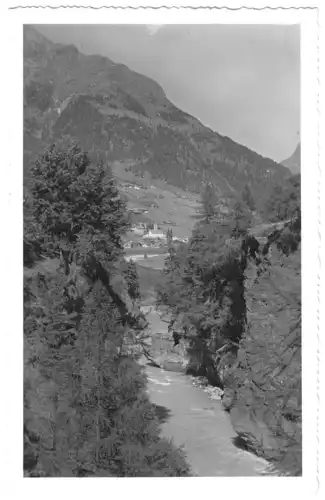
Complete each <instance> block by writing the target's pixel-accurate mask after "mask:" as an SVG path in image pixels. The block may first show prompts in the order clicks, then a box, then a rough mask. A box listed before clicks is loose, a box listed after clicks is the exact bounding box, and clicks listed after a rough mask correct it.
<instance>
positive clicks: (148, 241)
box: [124, 222, 188, 248]
mask: <svg viewBox="0 0 325 500" xmlns="http://www.w3.org/2000/svg"><path fill="white" fill-rule="evenodd" d="M131 231H132V232H133V233H134V235H137V236H138V238H137V241H132V240H130V241H127V242H126V243H125V244H124V248H137V247H143V248H148V247H153V248H157V247H161V246H165V245H166V244H167V241H168V231H170V230H168V231H167V232H165V231H163V230H162V229H160V228H159V227H158V225H157V224H156V223H154V224H148V223H146V222H139V223H138V224H133V226H132V227H131ZM170 235H171V239H172V241H173V242H175V243H187V242H188V238H183V237H179V236H173V235H172V232H171V233H170ZM139 236H140V239H139Z"/></svg>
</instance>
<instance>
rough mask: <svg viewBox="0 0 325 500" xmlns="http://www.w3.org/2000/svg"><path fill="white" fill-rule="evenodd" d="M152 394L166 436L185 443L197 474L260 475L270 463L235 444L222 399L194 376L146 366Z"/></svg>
mask: <svg viewBox="0 0 325 500" xmlns="http://www.w3.org/2000/svg"><path fill="white" fill-rule="evenodd" d="M146 370H147V375H148V382H149V384H148V393H149V397H150V399H151V401H152V402H153V403H154V404H155V405H157V408H158V411H159V414H160V415H161V417H162V422H163V423H162V435H163V436H164V437H166V438H172V440H173V442H174V443H175V444H176V445H177V446H181V445H184V449H185V452H186V455H187V460H188V463H189V464H190V466H191V468H192V471H193V473H194V475H196V476H200V477H207V476H224V477H225V476H237V477H239V476H259V475H262V473H263V470H265V467H266V466H267V462H266V461H265V460H263V459H261V458H258V457H256V456H255V455H253V454H251V453H249V452H247V451H243V450H241V449H239V448H237V447H236V446H235V444H234V443H233V439H234V438H235V437H236V433H235V432H234V430H233V428H232V426H231V423H230V419H229V416H228V414H227V413H226V412H225V411H224V410H223V408H222V404H221V402H220V401H215V400H211V399H209V397H208V395H207V394H206V393H205V392H203V391H202V389H200V388H197V387H195V386H193V384H192V380H191V378H190V377H187V376H186V375H183V374H181V373H172V372H166V371H164V370H161V369H159V368H154V367H152V366H148V365H147V367H146Z"/></svg>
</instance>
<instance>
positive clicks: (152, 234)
mask: <svg viewBox="0 0 325 500" xmlns="http://www.w3.org/2000/svg"><path fill="white" fill-rule="evenodd" d="M143 238H146V239H149V238H151V239H153V240H166V238H167V237H166V235H165V233H163V232H162V231H160V230H159V229H156V230H155V229H151V230H150V231H148V233H147V234H145V235H144V236H143Z"/></svg>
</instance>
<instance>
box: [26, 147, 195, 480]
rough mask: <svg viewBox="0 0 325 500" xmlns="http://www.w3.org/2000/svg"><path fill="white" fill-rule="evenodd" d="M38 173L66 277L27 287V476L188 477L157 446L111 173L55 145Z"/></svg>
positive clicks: (40, 221)
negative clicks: (137, 347)
mask: <svg viewBox="0 0 325 500" xmlns="http://www.w3.org/2000/svg"><path fill="white" fill-rule="evenodd" d="M33 175H34V186H33V194H34V203H33V216H34V220H35V222H36V224H37V227H38V229H39V231H40V232H42V233H43V235H44V238H43V239H42V243H41V246H42V250H43V252H44V253H45V254H47V255H51V254H54V255H56V254H57V253H58V251H61V254H62V255H63V260H64V269H63V270H64V272H63V273H62V272H61V271H58V272H57V273H54V274H52V275H50V276H44V275H36V276H35V275H34V276H33V278H32V279H31V280H30V281H29V282H27V283H25V288H24V309H25V310H24V350H25V376H24V408H25V411H24V443H25V448H24V470H25V475H27V476H32V477H43V476H45V477H84V476H95V477H99V476H101V477H107V476H182V475H189V472H190V471H189V468H188V465H187V464H186V461H185V457H184V455H183V453H182V451H181V450H178V449H176V448H174V446H173V445H172V444H171V443H169V442H168V441H165V440H163V439H161V438H160V429H159V425H158V422H157V420H156V417H155V415H154V410H153V406H152V405H151V403H150V402H149V400H148V398H147V395H146V392H145V389H146V378H145V376H144V374H143V372H142V369H141V368H140V366H139V365H138V364H137V362H136V359H137V355H136V354H135V351H134V349H133V347H134V346H133V345H132V344H134V339H135V336H136V333H137V331H138V330H139V329H140V330H141V328H142V325H144V322H143V321H142V319H143V318H142V315H141V314H140V313H139V312H138V313H137V312H136V311H135V309H134V307H133V306H134V303H133V302H132V298H133V299H136V298H137V296H138V289H137V286H138V285H137V276H136V273H135V271H136V269H134V267H133V265H132V264H131V265H130V266H129V268H128V269H129V272H128V273H127V279H124V278H123V269H122V267H121V264H122V263H123V247H122V244H121V241H122V239H121V237H122V234H123V231H124V230H125V229H126V228H127V225H128V220H127V218H126V216H125V211H124V208H125V207H124V205H123V203H122V202H121V200H120V198H119V196H118V192H117V189H116V186H115V183H114V181H113V179H112V177H111V176H110V173H109V172H108V173H107V172H106V169H105V168H104V166H103V164H99V165H92V164H91V162H90V160H89V158H88V156H87V155H86V154H85V153H83V152H82V151H81V150H80V148H79V147H78V146H76V145H72V146H71V147H70V148H69V149H68V151H67V152H64V151H60V150H59V149H58V148H57V147H52V148H50V150H49V151H47V152H46V153H45V154H44V155H43V156H42V157H41V158H40V159H39V161H38V162H37V164H36V166H35V169H34V171H33ZM59 214H62V217H61V216H59ZM71 255H72V256H73V258H74V259H75V265H74V266H72V265H71ZM128 280H129V281H128ZM128 291H129V292H130V293H131V296H132V298H131V297H130V296H129V293H128Z"/></svg>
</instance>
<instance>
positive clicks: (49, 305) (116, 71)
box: [11, 9, 319, 495]
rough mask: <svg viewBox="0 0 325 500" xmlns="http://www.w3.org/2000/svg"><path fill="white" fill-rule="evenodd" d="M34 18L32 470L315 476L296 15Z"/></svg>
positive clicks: (28, 203)
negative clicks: (311, 468) (201, 18)
mask: <svg viewBox="0 0 325 500" xmlns="http://www.w3.org/2000/svg"><path fill="white" fill-rule="evenodd" d="M185 10H186V9H184V11H185ZM32 11H33V9H31V10H30V11H29V12H28V15H27V13H26V12H24V16H23V17H22V19H23V22H22V23H21V25H20V26H19V29H20V31H21V35H20V36H21V40H22V46H21V49H22V59H21V61H20V65H21V67H20V71H21V81H20V82H18V83H19V85H17V88H18V89H20V92H21V93H22V112H23V118H22V120H23V126H22V129H21V130H20V134H21V141H22V158H21V162H22V174H21V182H22V186H23V187H21V188H20V189H21V193H22V196H21V205H20V208H19V209H20V210H21V209H22V208H23V211H22V212H23V215H22V217H23V220H22V233H21V234H22V239H23V241H21V243H23V253H22V255H23V263H22V267H23V271H22V274H23V277H22V281H23V283H22V284H21V285H20V286H22V287H23V304H22V305H23V318H22V320H21V328H22V329H21V333H19V332H18V331H16V332H15V336H16V337H19V336H21V337H22V347H21V350H22V362H23V369H22V378H23V380H21V381H20V383H21V384H22V386H23V389H22V391H21V394H22V399H23V402H22V401H21V404H22V416H21V421H22V423H23V433H20V434H19V433H18V434H19V439H20V441H23V445H22V447H21V449H22V453H23V457H21V459H20V458H19V460H20V462H21V476H23V478H24V479H26V478H57V479H58V478H167V477H168V478H170V477H173V478H177V477H182V478H263V480H265V481H267V480H268V478H269V479H270V478H272V479H274V480H276V478H282V480H284V478H288V477H290V478H296V479H299V478H300V479H302V478H303V477H304V474H305V473H306V474H307V472H306V471H307V470H308V464H307V466H306V468H305V463H306V462H307V461H309V459H308V460H306V456H307V455H304V454H305V453H306V454H307V453H308V454H309V453H311V454H312V455H314V457H313V458H312V459H311V461H309V465H310V466H311V464H314V460H316V455H317V453H316V448H315V449H313V451H311V447H312V446H314V444H313V443H314V440H316V434H315V431H317V429H318V427H317V426H318V425H319V421H318V420H317V418H316V409H315V407H314V406H313V404H314V403H310V406H309V410H310V411H312V412H313V414H312V415H311V414H309V415H307V416H306V419H305V416H304V417H303V410H304V411H305V405H306V402H307V401H309V400H308V397H310V398H315V400H316V396H317V392H316V389H317V388H316V385H315V380H316V376H317V374H316V370H317V367H316V364H315V361H314V360H315V353H316V346H317V331H318V333H319V326H318V327H317V326H316V300H314V297H315V293H316V285H315V284H314V283H315V282H314V281H311V282H310V285H308V284H307V282H305V278H302V270H304V271H305V272H306V269H307V268H304V264H303V266H302V254H303V253H304V252H307V250H308V249H309V248H311V246H312V247H313V249H312V251H313V252H314V253H312V254H310V257H309V260H310V261H312V263H311V264H312V265H314V266H315V265H316V260H317V243H316V244H314V243H312V242H314V241H316V242H317V235H316V232H317V229H316V228H317V217H316V215H315V216H310V215H308V214H312V213H314V214H316V211H317V196H316V195H315V191H313V193H314V194H313V195H310V198H308V199H306V198H304V199H303V201H302V197H303V194H302V193H303V192H305V191H304V189H306V188H304V182H305V178H306V179H307V178H309V181H308V179H307V180H306V182H307V183H308V182H309V183H310V185H312V186H313V187H312V189H314V188H315V186H316V184H317V181H316V179H317V169H318V168H319V167H318V166H317V163H313V162H314V160H315V159H316V158H317V150H316V141H313V139H311V142H310V139H309V138H308V128H309V130H310V132H312V131H315V130H317V123H316V118H315V116H316V104H315V103H316V97H315V94H312V92H311V94H310V100H309V101H308V102H307V107H306V105H305V104H304V103H305V102H306V101H305V100H304V99H303V98H302V78H304V77H305V76H306V75H307V73H308V75H307V76H306V78H307V77H308V76H309V78H310V80H311V78H312V74H311V72H310V73H309V72H308V71H307V70H308V68H307V66H304V64H307V62H305V61H306V59H305V57H306V50H305V49H303V47H305V45H306V43H305V42H304V36H305V35H304V34H305V33H307V29H305V28H303V27H302V25H303V21H302V20H301V19H302V14H301V17H300V18H299V17H296V18H295V17H294V16H293V17H292V20H290V18H289V12H285V13H284V14H285V15H286V16H287V17H284V18H283V20H282V21H281V20H280V21H279V22H276V21H270V22H266V21H265V20H266V19H267V18H266V17H263V18H262V17H261V18H260V19H261V20H260V21H259V20H258V19H259V17H257V14H258V13H255V14H256V17H255V18H254V19H255V21H254V20H252V21H251V22H250V18H249V13H248V16H247V21H245V20H243V21H242V22H238V19H239V17H238V15H239V14H238V15H237V13H234V16H235V15H236V16H237V17H233V22H232V21H231V19H232V17H231V16H230V14H231V12H228V13H227V15H228V17H227V19H228V21H226V22H225V21H220V22H218V20H217V19H218V16H217V14H213V16H214V17H213V18H212V13H211V15H210V14H209V12H205V16H206V17H207V18H209V16H210V22H205V23H204V22H202V23H200V22H199V21H197V22H195V20H194V19H195V17H193V12H192V13H191V16H192V17H191V16H190V17H189V18H188V19H189V21H188V22H185V21H186V19H187V18H186V16H185V14H187V13H185V12H184V16H185V17H184V18H183V20H182V21H180V19H181V18H180V12H178V13H177V14H175V17H174V18H173V21H172V22H171V21H170V17H169V18H168V19H169V21H168V20H167V21H166V24H161V23H162V21H163V20H164V19H163V17H160V14H159V12H157V11H156V12H155V17H153V18H152V19H153V21H154V22H153V24H146V22H147V19H149V18H148V16H147V17H145V15H144V14H143V17H141V15H140V14H141V13H139V12H135V11H134V21H131V22H129V21H127V20H126V17H125V16H124V14H125V11H123V12H120V13H119V12H117V11H115V12H114V16H115V17H114V21H111V22H110V13H109V9H107V11H106V10H105V11H102V12H96V15H97V17H96V19H97V22H94V19H95V17H93V18H91V19H90V18H89V22H88V21H87V12H85V11H83V16H82V17H81V14H80V15H79V13H78V15H79V18H78V17H77V16H76V18H75V20H72V19H73V12H71V11H70V12H68V9H67V10H65V12H62V11H61V14H60V12H59V10H58V11H56V12H54V11H52V13H53V15H52V14H51V15H50V13H49V12H47V13H46V12H45V11H46V9H44V11H43V12H42V13H39V11H38V13H37V16H36V13H35V11H33V12H32ZM45 14H47V17H45ZM276 14H277V13H276V12H275V13H274V15H276ZM310 14H311V15H310V19H312V20H314V18H312V14H313V12H310ZM60 15H61V18H62V21H61V22H58V20H59V19H60ZM91 15H92V16H95V13H91ZM118 15H120V18H119V17H118ZM132 15H133V13H132V11H131V12H130V16H132ZM168 15H169V16H170V15H171V14H170V13H169V14H168ZM177 15H178V17H177ZM220 15H221V13H220ZM296 15H297V16H298V15H300V13H299V12H298V11H297V13H296ZM307 17H308V16H307ZM81 18H82V19H84V21H83V22H82V21H81ZM79 19H80V22H79ZM112 19H113V18H112ZM118 19H120V21H119V22H117V21H116V20H118ZM128 19H130V17H129V18H128ZM131 19H132V17H131ZM141 19H142V22H141ZM220 19H221V17H220ZM243 19H244V18H243ZM252 19H253V18H252ZM256 19H257V20H256ZM270 19H271V18H270ZM274 19H276V17H274ZM286 19H287V21H286ZM299 19H300V21H299ZM159 20H160V22H161V23H160V22H159ZM193 20H194V21H193ZM310 25H311V23H310ZM15 32H18V30H17V28H16V31H15ZM13 38H14V35H11V39H13ZM306 39H307V35H306V38H305V40H306ZM304 43H305V45H304ZM309 50H310V57H309V63H308V64H310V65H311V67H312V65H313V64H314V63H313V61H315V60H316V55H315V54H314V53H313V52H312V50H311V49H309ZM22 68H23V70H22ZM312 69H313V70H314V68H312ZM304 75H305V76H304ZM314 83H315V82H314ZM315 85H316V83H315ZM314 88H315V87H314ZM304 89H305V90H306V86H305V87H304ZM304 106H305V107H306V109H307V108H308V109H309V110H310V112H312V110H313V109H314V107H315V114H310V118H309V120H308V123H307V119H306V121H305V122H304V116H307V115H304V114H303V112H302V111H303V109H305V108H304ZM313 135H314V137H315V136H316V134H314V133H313ZM305 138H306V139H305ZM308 141H309V142H308ZM310 144H311V145H310ZM308 148H310V149H308ZM308 151H310V155H309V158H310V164H309V165H306V164H305V163H304V161H303V159H305V158H306V157H307V155H308ZM12 168H13V167H12ZM17 168H18V167H17ZM306 169H307V171H306ZM303 171H304V172H305V173H304V174H303ZM310 193H312V190H311V191H310ZM304 196H305V195H304ZM302 208H303V209H304V210H303V209H302ZM305 210H306V211H305ZM308 210H309V212H308ZM312 210H314V212H312ZM307 218H308V220H307ZM306 220H307V224H306ZM309 222H310V224H309ZM306 225H307V226H309V228H306V231H308V230H309V233H308V234H311V233H312V234H311V236H310V238H309V236H306V235H307V232H306V233H305V232H304V231H305V226H306ZM312 238H314V239H312ZM305 241H306V243H305ZM21 243H20V245H21ZM305 245H306V246H305ZM308 245H309V246H308ZM308 273H309V278H310V279H311V280H313V279H315V280H316V274H317V271H316V270H315V271H313V270H312V268H310V271H307V274H308ZM305 287H307V288H308V289H307V291H304V290H306V288H305ZM305 296H306V297H307V298H306V300H305ZM310 304H312V305H311V306H310ZM318 306H319V304H318ZM302 311H303V313H304V315H308V314H309V315H310V316H312V317H313V320H312V322H309V320H308V325H307V329H306V324H307V319H305V318H307V316H304V317H303V315H302ZM310 316H308V318H309V317H310ZM22 330H23V331H22ZM305 343H308V346H307V347H306V350H305V347H303V346H305ZM305 353H306V354H305ZM308 355H310V356H311V357H310V359H311V360H313V361H311V362H308V361H306V360H307V358H305V356H308ZM304 363H306V364H307V365H308V366H307V369H308V371H309V375H310V377H311V379H310V380H311V384H314V385H311V386H310V385H309V384H308V386H307V382H306V381H307V379H306V378H305V366H306V365H304ZM318 375H319V374H318ZM313 391H314V395H311V394H309V395H308V393H311V392H313ZM19 394H20V393H19ZM310 401H311V399H310ZM312 401H314V399H312ZM305 422H307V424H306V423H305ZM303 423H304V424H303ZM309 431H310V439H309V438H308V435H307V434H305V433H308V432H309ZM306 441H308V442H309V443H307V444H306V447H305V442H306ZM308 446H309V448H308ZM305 450H306V451H305ZM308 456H309V455H308ZM308 474H309V472H308ZM311 475H314V480H315V478H316V472H315V471H313V472H311ZM33 484H36V486H37V482H36V483H33ZM51 484H52V483H51ZM82 484H84V483H82ZM101 484H103V483H101ZM107 484H108V483H107ZM154 484H155V483H151V485H152V486H153V489H154V490H155V486H154ZM157 484H158V483H157ZM159 484H161V483H159ZM164 484H165V483H164ZM183 484H185V485H186V482H185V483H183ZM215 484H217V483H215ZM152 494H155V491H152ZM217 494H218V493H217V492H216V495H217Z"/></svg>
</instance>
